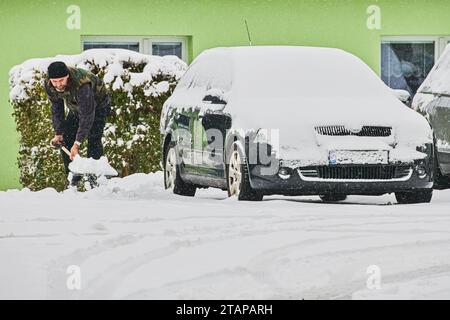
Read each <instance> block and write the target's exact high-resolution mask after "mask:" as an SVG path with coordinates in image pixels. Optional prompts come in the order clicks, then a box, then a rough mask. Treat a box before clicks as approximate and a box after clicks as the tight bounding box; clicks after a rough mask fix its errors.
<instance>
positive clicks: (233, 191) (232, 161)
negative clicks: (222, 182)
mask: <svg viewBox="0 0 450 320" xmlns="http://www.w3.org/2000/svg"><path fill="white" fill-rule="evenodd" d="M226 171H227V190H228V196H229V197H236V196H237V198H238V200H239V201H261V200H262V199H263V197H264V195H263V194H261V193H259V192H257V191H255V190H253V189H252V187H251V185H250V179H249V173H248V167H247V163H246V157H245V156H244V154H243V152H242V150H241V148H239V147H238V145H237V144H236V143H234V144H233V145H232V147H231V150H230V152H229V157H228V161H227V170H226Z"/></svg>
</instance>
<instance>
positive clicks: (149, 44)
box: [143, 36, 188, 62]
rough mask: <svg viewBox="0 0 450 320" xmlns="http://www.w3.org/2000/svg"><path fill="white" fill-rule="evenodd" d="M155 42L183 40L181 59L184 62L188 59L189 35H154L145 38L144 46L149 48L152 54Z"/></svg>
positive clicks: (149, 52)
mask: <svg viewBox="0 0 450 320" xmlns="http://www.w3.org/2000/svg"><path fill="white" fill-rule="evenodd" d="M154 42H181V60H183V61H184V62H187V61H188V59H187V58H188V52H187V37H180V36H173V37H167V36H154V37H149V38H145V39H144V43H143V46H144V48H146V50H147V54H152V48H153V43H154Z"/></svg>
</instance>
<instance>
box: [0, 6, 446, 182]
mask: <svg viewBox="0 0 450 320" xmlns="http://www.w3.org/2000/svg"><path fill="white" fill-rule="evenodd" d="M72 4H75V5H78V6H79V7H80V8H81V29H80V30H68V29H67V28H66V19H67V18H68V16H69V14H67V13H66V9H67V7H68V6H69V5H72ZM372 4H375V5H378V6H379V7H380V8H381V14H382V28H381V30H369V29H368V28H367V26H366V20H367V18H368V14H367V13H366V10H367V7H368V6H369V5H372ZM449 9H450V1H448V0H428V1H426V0H378V1H377V0H372V1H369V0H303V1H302V0H296V1H286V0H253V1H250V0H241V1H238V0H165V1H163V0H130V1H123V0H96V1H92V0H90V1H87V0H77V1H72V0H70V1H55V0H46V1H44V0H33V1H29V0H28V1H24V0H17V1H14V2H13V1H7V0H0V39H1V59H0V75H1V76H0V189H7V188H15V187H19V182H18V176H19V175H18V169H17V166H16V155H17V149H18V135H17V133H16V130H15V124H14V121H13V119H12V117H11V112H12V108H11V106H10V104H9V103H8V92H9V88H8V72H9V70H10V68H11V67H12V66H14V65H16V64H19V63H21V62H23V61H24V60H26V59H30V58H35V57H49V56H54V55H56V54H76V53H79V52H80V41H81V36H82V35H146V36H150V35H184V36H191V37H192V38H191V42H190V44H191V48H190V49H191V51H190V54H191V56H190V60H192V58H193V57H195V56H196V55H198V54H199V53H200V52H201V51H203V50H204V49H206V48H210V47H215V46H235V45H247V44H248V41H247V33H246V30H245V27H244V23H243V20H244V19H247V21H248V24H249V27H250V32H251V35H252V41H253V44H254V45H269V44H272V45H273V44H275V45H277V44H279V45H283V44H284V45H286V44H290V45H312V46H330V47H339V48H342V49H345V50H347V51H350V52H352V53H354V54H356V55H357V56H359V57H360V58H362V59H363V60H365V61H366V62H367V63H368V64H369V65H370V66H371V67H372V68H373V69H374V70H375V71H377V72H379V68H380V67H379V64H380V36H382V35H450V19H448V13H449V12H450V10H449ZM262 67H263V66H262ZM49 138H50V137H49Z"/></svg>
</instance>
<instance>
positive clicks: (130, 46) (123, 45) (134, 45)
mask: <svg viewBox="0 0 450 320" xmlns="http://www.w3.org/2000/svg"><path fill="white" fill-rule="evenodd" d="M88 49H127V50H132V51H136V52H139V42H94V41H85V42H84V43H83V50H88Z"/></svg>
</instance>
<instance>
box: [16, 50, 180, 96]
mask: <svg viewBox="0 0 450 320" xmlns="http://www.w3.org/2000/svg"><path fill="white" fill-rule="evenodd" d="M54 61H63V62H65V63H66V64H67V65H68V66H72V67H76V68H82V69H86V70H91V68H92V66H96V67H98V68H100V69H104V78H103V80H104V82H105V83H106V84H107V85H110V86H111V88H112V89H113V90H118V89H123V90H125V91H127V92H130V93H131V92H132V90H133V87H136V86H140V85H142V84H144V83H146V82H151V81H152V79H153V78H155V77H156V75H158V74H160V75H166V76H167V75H168V76H174V77H175V78H176V79H179V78H180V77H181V76H182V75H183V74H184V73H185V71H186V69H187V65H186V63H184V62H183V61H182V60H180V59H179V58H178V57H176V56H164V57H159V56H151V55H145V54H141V53H137V52H134V51H131V50H124V49H90V50H86V51H83V52H82V53H81V54H77V55H57V56H55V57H53V58H40V59H30V60H27V61H25V62H24V63H22V64H20V65H17V66H14V67H13V68H12V69H11V70H10V72H9V77H10V78H9V79H10V80H9V82H10V88H11V90H10V100H11V101H21V100H26V99H28V98H29V97H28V95H27V88H30V87H31V86H33V85H34V84H35V77H36V75H38V74H46V73H47V68H48V66H49V64H50V63H52V62H54ZM129 63H135V64H142V65H144V67H143V70H142V72H133V71H130V70H129V69H127V68H126V64H129ZM123 78H128V79H129V82H126V83H124V81H123ZM168 90H169V84H168V82H167V81H162V82H161V83H156V84H153V85H149V86H148V87H147V88H145V92H146V95H160V94H161V93H164V92H167V91H168Z"/></svg>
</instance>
